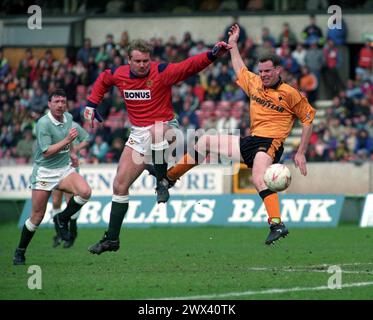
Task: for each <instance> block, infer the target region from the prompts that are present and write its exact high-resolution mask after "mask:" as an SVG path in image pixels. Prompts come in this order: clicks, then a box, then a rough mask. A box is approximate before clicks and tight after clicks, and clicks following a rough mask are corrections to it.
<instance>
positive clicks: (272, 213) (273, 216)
mask: <svg viewBox="0 0 373 320" xmlns="http://www.w3.org/2000/svg"><path fill="white" fill-rule="evenodd" d="M259 195H260V196H261V197H262V199H263V202H264V206H265V207H266V209H267V213H268V222H269V223H273V222H274V223H280V222H281V214H280V200H279V199H278V194H277V193H274V192H272V191H270V190H268V189H267V190H263V191H261V192H259Z"/></svg>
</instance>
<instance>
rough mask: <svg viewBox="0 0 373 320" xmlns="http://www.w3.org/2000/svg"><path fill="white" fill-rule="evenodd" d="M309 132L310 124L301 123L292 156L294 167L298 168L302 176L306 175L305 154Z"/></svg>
mask: <svg viewBox="0 0 373 320" xmlns="http://www.w3.org/2000/svg"><path fill="white" fill-rule="evenodd" d="M311 134H312V124H311V125H307V124H303V128H302V137H301V140H300V144H299V147H298V150H297V153H296V154H295V156H294V162H295V167H297V168H299V171H300V173H301V174H302V175H304V176H306V175H307V166H306V156H305V154H306V151H307V147H308V143H309V141H310V138H311Z"/></svg>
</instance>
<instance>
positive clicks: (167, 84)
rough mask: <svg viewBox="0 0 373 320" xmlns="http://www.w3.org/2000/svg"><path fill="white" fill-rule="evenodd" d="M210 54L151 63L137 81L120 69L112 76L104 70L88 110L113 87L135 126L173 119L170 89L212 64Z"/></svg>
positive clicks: (125, 68)
mask: <svg viewBox="0 0 373 320" xmlns="http://www.w3.org/2000/svg"><path fill="white" fill-rule="evenodd" d="M214 59H215V57H213V56H212V55H211V53H210V52H205V53H201V54H199V55H196V56H193V57H190V58H188V59H186V60H184V61H182V62H179V63H159V62H151V65H150V71H149V74H148V75H147V76H146V77H138V76H136V75H135V74H133V73H132V72H131V70H130V66H129V65H123V66H120V67H119V68H117V69H116V70H115V71H114V72H112V70H110V69H107V70H105V71H104V72H102V73H101V74H100V75H99V77H98V78H97V80H96V81H95V83H94V85H93V89H92V93H91V95H90V96H89V97H88V105H89V106H97V105H98V104H99V103H100V102H101V100H102V98H103V96H104V94H105V93H106V92H107V91H108V90H109V88H110V87H111V86H116V87H117V88H118V89H119V91H120V93H121V95H122V97H123V99H124V101H125V104H126V108H127V112H128V117H129V120H130V121H131V123H132V124H133V125H135V126H139V127H145V126H149V125H152V124H154V123H155V122H156V121H169V120H172V119H173V118H174V111H173V107H172V101H171V87H172V85H174V84H176V83H178V82H180V81H183V80H185V79H187V78H188V77H190V76H191V75H193V74H195V73H198V72H199V71H201V70H203V69H204V68H206V67H207V66H208V65H209V64H210V63H212V62H213V61H214Z"/></svg>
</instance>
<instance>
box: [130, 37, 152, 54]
mask: <svg viewBox="0 0 373 320" xmlns="http://www.w3.org/2000/svg"><path fill="white" fill-rule="evenodd" d="M134 50H138V51H140V52H144V53H151V52H152V51H153V47H152V46H151V45H150V44H149V43H148V42H146V41H145V40H141V39H137V40H132V41H131V42H130V43H129V45H128V57H129V58H131V55H132V51H134Z"/></svg>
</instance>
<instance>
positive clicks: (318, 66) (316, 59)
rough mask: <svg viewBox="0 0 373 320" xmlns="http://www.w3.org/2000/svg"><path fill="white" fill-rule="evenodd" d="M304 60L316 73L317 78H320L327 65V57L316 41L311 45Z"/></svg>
mask: <svg viewBox="0 0 373 320" xmlns="http://www.w3.org/2000/svg"><path fill="white" fill-rule="evenodd" d="M304 61H305V63H306V66H307V67H308V69H309V70H310V72H312V73H314V74H315V76H316V77H317V79H318V80H320V77H321V70H322V68H323V67H324V65H325V58H324V54H323V52H322V50H321V49H319V48H318V46H317V42H316V41H313V42H312V43H311V47H310V48H309V49H308V50H307V52H306V56H305V58H304Z"/></svg>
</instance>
